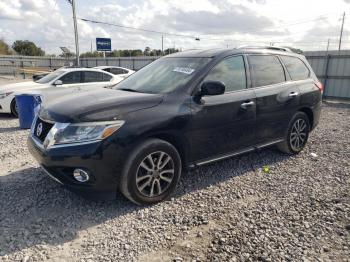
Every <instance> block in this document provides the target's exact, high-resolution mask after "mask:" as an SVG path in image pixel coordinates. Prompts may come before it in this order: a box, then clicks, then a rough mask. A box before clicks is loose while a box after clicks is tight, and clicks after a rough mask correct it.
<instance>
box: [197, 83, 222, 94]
mask: <svg viewBox="0 0 350 262" xmlns="http://www.w3.org/2000/svg"><path fill="white" fill-rule="evenodd" d="M223 93H225V84H224V83H223V82H220V81H205V82H204V83H203V84H202V85H201V91H200V94H201V96H217V95H222V94H223Z"/></svg>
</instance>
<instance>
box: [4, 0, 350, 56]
mask: <svg viewBox="0 0 350 262" xmlns="http://www.w3.org/2000/svg"><path fill="white" fill-rule="evenodd" d="M76 10H77V17H78V18H84V19H90V20H94V21H101V22H107V23H111V24H117V25H123V26H129V27H135V28H141V29H147V30H152V31H158V32H163V33H164V34H163V36H164V49H167V48H173V47H175V48H179V49H181V50H186V49H193V48H235V47H239V46H243V45H270V44H273V45H276V46H292V47H296V48H301V49H303V50H325V49H326V47H327V43H328V39H330V45H329V48H330V49H337V48H338V41H339V34H340V27H341V18H342V15H343V13H344V12H345V13H346V16H345V24H344V34H343V45H342V48H343V49H350V0H332V1H330V0H288V1H287V0H176V1H165V0H134V1H132V0H103V1H102V0H76ZM78 32H79V47H80V52H81V53H82V52H87V51H90V50H91V49H92V50H95V49H96V44H95V43H96V40H95V39H96V37H108V38H111V39H112V49H142V50H144V49H145V47H146V46H148V47H150V48H152V49H161V44H162V34H158V33H150V32H143V31H138V30H130V29H123V28H120V27H116V26H109V25H104V24H96V23H89V22H84V21H82V20H79V19H78ZM165 33H168V34H165ZM195 38H199V39H200V41H196V40H195ZM0 39H3V40H5V42H7V43H8V44H12V43H13V42H14V41H15V40H30V41H33V42H35V43H36V44H37V45H38V46H40V47H41V48H43V49H44V50H45V51H46V53H49V54H59V53H61V50H60V49H59V47H60V46H65V47H68V48H69V49H70V50H72V51H74V49H75V44H74V31H73V20H72V9H71V5H70V4H69V2H68V0H11V1H9V0H0Z"/></svg>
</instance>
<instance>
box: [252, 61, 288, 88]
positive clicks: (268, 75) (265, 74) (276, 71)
mask: <svg viewBox="0 0 350 262" xmlns="http://www.w3.org/2000/svg"><path fill="white" fill-rule="evenodd" d="M248 61H249V67H250V71H251V74H252V84H253V87H259V86H267V85H273V84H278V83H282V82H285V81H286V77H285V74H284V69H283V67H282V64H281V62H280V60H279V59H278V57H277V56H274V55H250V56H248Z"/></svg>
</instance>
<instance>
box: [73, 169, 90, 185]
mask: <svg viewBox="0 0 350 262" xmlns="http://www.w3.org/2000/svg"><path fill="white" fill-rule="evenodd" d="M73 176H74V178H75V179H76V180H77V181H79V182H86V181H88V180H89V174H88V173H87V172H86V171H84V170H82V169H79V168H77V169H74V172H73Z"/></svg>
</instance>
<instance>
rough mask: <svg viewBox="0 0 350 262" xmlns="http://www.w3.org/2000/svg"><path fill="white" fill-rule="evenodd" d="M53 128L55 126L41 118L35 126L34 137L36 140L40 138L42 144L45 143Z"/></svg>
mask: <svg viewBox="0 0 350 262" xmlns="http://www.w3.org/2000/svg"><path fill="white" fill-rule="evenodd" d="M40 125H41V126H40ZM52 127H53V124H51V123H48V122H45V121H43V120H41V119H40V118H38V119H37V121H36V123H35V126H34V132H33V133H34V136H35V137H36V138H39V140H40V141H41V142H44V140H45V138H46V136H47V134H48V133H49V132H50V130H51V128H52Z"/></svg>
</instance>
